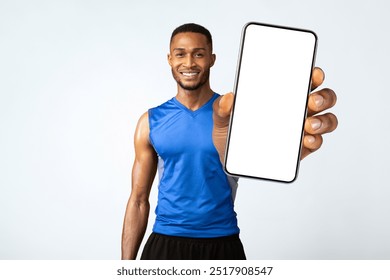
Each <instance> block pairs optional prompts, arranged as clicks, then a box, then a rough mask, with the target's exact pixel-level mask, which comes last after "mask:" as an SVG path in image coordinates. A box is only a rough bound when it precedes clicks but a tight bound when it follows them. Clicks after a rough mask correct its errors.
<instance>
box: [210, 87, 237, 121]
mask: <svg viewBox="0 0 390 280" xmlns="http://www.w3.org/2000/svg"><path fill="white" fill-rule="evenodd" d="M233 101H234V94H233V93H231V92H229V93H227V94H225V95H222V96H220V97H218V98H217V99H216V100H215V101H214V104H213V111H214V114H215V115H216V117H217V118H222V119H224V118H227V117H229V116H230V112H231V111H232V107H233Z"/></svg>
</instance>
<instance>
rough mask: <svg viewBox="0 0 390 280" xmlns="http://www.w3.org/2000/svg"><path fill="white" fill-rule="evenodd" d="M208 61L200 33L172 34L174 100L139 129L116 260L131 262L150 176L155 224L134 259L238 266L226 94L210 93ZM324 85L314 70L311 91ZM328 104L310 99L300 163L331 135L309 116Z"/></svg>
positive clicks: (328, 117)
mask: <svg viewBox="0 0 390 280" xmlns="http://www.w3.org/2000/svg"><path fill="white" fill-rule="evenodd" d="M215 60H216V56H215V54H213V52H212V37H211V34H210V32H209V31H208V30H207V29H205V28H204V27H202V26H200V25H197V24H185V25H182V26H180V27H178V28H176V29H175V30H174V31H173V33H172V36H171V41H170V52H169V54H168V63H169V65H170V66H171V69H172V75H173V77H174V79H175V80H176V82H177V94H176V96H175V97H173V98H172V99H170V100H169V101H167V102H165V103H163V104H162V105H160V106H158V107H155V108H152V109H149V110H148V111H147V112H146V113H144V114H143V115H142V116H141V118H140V120H139V122H138V125H137V128H136V132H135V136H134V144H135V161H134V165H133V171H132V191H131V195H130V198H129V201H128V204H127V208H126V213H125V219H124V226H123V235H122V259H135V258H136V256H137V252H138V250H139V247H140V244H141V242H142V239H143V237H144V234H145V230H146V226H147V221H148V217H149V194H150V189H151V186H152V183H153V180H154V177H155V174H156V171H157V169H158V171H159V177H160V181H159V186H158V202H157V207H156V210H155V212H156V220H155V223H154V226H153V232H152V234H151V235H150V237H149V239H148V241H147V243H146V245H145V248H144V250H143V252H142V255H141V259H245V252H244V248H243V246H242V243H241V241H240V238H239V231H240V230H239V228H238V226H237V218H236V216H237V215H236V213H235V211H234V196H235V188H236V186H237V183H236V179H235V178H231V177H228V176H227V175H226V174H225V173H224V171H223V169H222V163H221V161H222V160H223V153H224V146H225V142H226V136H227V128H228V125H229V114H230V111H231V107H232V103H233V95H232V94H231V93H229V94H226V95H224V96H220V95H218V94H217V93H215V92H214V91H213V90H212V89H211V87H210V81H209V76H210V68H211V67H212V66H213V65H214V63H215ZM323 78H324V74H323V72H322V70H320V69H319V68H317V69H315V71H314V73H313V81H312V84H313V88H315V87H317V86H319V85H320V84H321V83H322V81H323ZM335 102H336V95H335V94H334V92H333V91H332V90H329V89H323V90H320V91H318V92H314V93H312V94H311V95H310V97H309V110H308V111H309V118H308V119H307V120H306V124H305V137H304V141H303V145H304V147H303V153H302V154H303V157H304V156H306V155H308V154H310V153H311V152H313V151H315V150H317V149H318V148H319V147H320V146H321V144H322V137H321V134H323V133H327V132H331V131H332V130H334V129H335V128H336V126H337V118H336V117H335V116H334V115H333V114H331V113H327V114H324V115H316V116H313V115H314V114H316V113H318V112H321V111H323V110H326V109H328V108H330V107H332V106H333V105H334V104H335ZM253 129H255V128H253Z"/></svg>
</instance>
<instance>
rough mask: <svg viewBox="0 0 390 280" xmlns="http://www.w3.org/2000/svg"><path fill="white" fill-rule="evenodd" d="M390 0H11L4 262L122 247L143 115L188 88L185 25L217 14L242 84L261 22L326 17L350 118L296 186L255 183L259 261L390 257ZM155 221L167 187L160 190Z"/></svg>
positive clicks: (0, 36)
mask: <svg viewBox="0 0 390 280" xmlns="http://www.w3.org/2000/svg"><path fill="white" fill-rule="evenodd" d="M389 10H390V7H389V4H387V3H386V1H384V0H383V1H379V0H378V1H336V0H332V1H318V0H317V1H309V0H305V1H287V0H279V1H245V0H241V1H226V0H225V1H209V0H199V1H193V2H191V1H145V0H144V1H128V0H127V1H125V0H123V1H118V0H113V1H99V0H95V1H92V0H91V1H86V0H68V1H49V0H48V1H43V0H40V1H27V0H20V1H17V0H16V1H10V0H2V1H1V2H0V226H1V230H0V259H118V258H120V239H121V230H122V221H123V214H124V211H125V206H126V202H127V199H128V196H129V193H130V176H129V175H130V170H131V166H132V161H133V159H134V152H133V132H134V129H135V126H136V122H137V120H138V118H139V116H140V115H141V114H142V113H143V112H144V111H146V110H147V109H148V108H150V107H153V106H156V105H158V104H160V103H162V102H164V101H166V100H167V99H169V98H171V97H172V96H174V95H175V93H176V84H175V82H174V80H173V79H172V77H171V73H170V69H169V66H168V64H167V61H166V54H167V52H168V43H169V37H170V34H171V32H172V30H173V29H174V28H175V27H177V26H178V25H180V24H183V23H186V22H197V23H200V24H202V25H204V26H206V27H207V28H208V29H209V30H210V31H211V33H212V34H213V38H214V50H215V53H216V54H217V62H216V65H215V66H214V67H213V69H212V74H211V81H212V87H213V89H214V90H215V91H217V92H219V93H225V92H228V91H231V90H232V88H233V83H234V75H235V70H236V69H235V67H236V62H237V57H238V47H239V39H240V33H241V28H242V26H243V25H244V24H245V23H246V22H248V21H259V22H266V23H272V24H280V25H290V26H294V27H301V28H307V29H312V30H314V31H315V32H316V33H317V35H318V37H319V45H318V52H317V65H318V66H321V67H322V68H323V69H324V70H325V72H326V81H325V83H324V86H326V87H331V88H332V89H334V90H335V91H336V92H337V94H338V98H339V99H338V104H337V106H336V107H335V108H334V109H333V110H332V111H333V112H335V113H336V114H337V116H338V118H339V127H338V129H337V131H335V132H334V133H333V134H332V135H327V136H325V139H324V140H325V141H324V146H323V148H321V150H320V151H318V152H317V153H315V154H314V155H311V156H310V157H309V158H307V159H305V160H304V161H303V162H302V164H301V169H300V175H299V178H298V180H297V181H296V182H295V183H294V184H292V185H285V184H277V183H267V182H263V181H255V180H241V181H240V187H239V190H238V194H237V198H236V211H237V213H238V217H239V226H240V228H241V238H242V241H243V243H244V246H245V248H246V252H247V257H248V258H249V259H389V258H390V242H388V240H389V239H388V237H389V236H390V225H389V222H388V221H389V220H390V219H389V218H390V203H389V196H390V190H389V187H388V185H389V183H388V179H387V173H388V170H389V159H388V157H389V156H390V150H389V147H388V145H389V143H390V139H389V138H390V134H389V128H390V125H389V118H388V113H387V111H388V108H389V104H390V98H389V95H388V89H387V88H388V87H387V81H388V76H389V70H388V66H389V65H390V61H389V55H388V50H389V49H390V41H389V37H388V30H387V29H388V26H390V20H389V17H388V11H389ZM150 199H151V210H152V211H151V213H152V215H151V218H150V222H149V228H148V232H147V234H148V233H149V232H150V227H151V226H152V224H153V220H154V215H153V210H154V207H155V202H156V184H155V185H154V186H153V191H152V194H151V198H150Z"/></svg>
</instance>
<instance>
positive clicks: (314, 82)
mask: <svg viewBox="0 0 390 280" xmlns="http://www.w3.org/2000/svg"><path fill="white" fill-rule="evenodd" d="M324 80H325V73H324V71H323V70H322V69H321V68H320V67H314V69H313V73H312V75H311V90H314V89H316V88H317V87H319V86H320V85H321V84H322V82H323V81H324Z"/></svg>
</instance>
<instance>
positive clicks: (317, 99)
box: [313, 95, 324, 108]
mask: <svg viewBox="0 0 390 280" xmlns="http://www.w3.org/2000/svg"><path fill="white" fill-rule="evenodd" d="M313 98H314V103H315V104H316V106H317V108H318V107H320V106H322V104H324V98H323V97H322V96H321V95H314V96H313Z"/></svg>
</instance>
